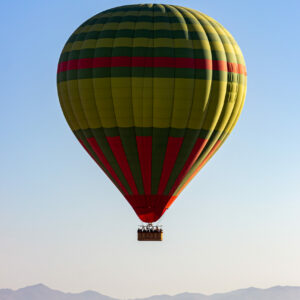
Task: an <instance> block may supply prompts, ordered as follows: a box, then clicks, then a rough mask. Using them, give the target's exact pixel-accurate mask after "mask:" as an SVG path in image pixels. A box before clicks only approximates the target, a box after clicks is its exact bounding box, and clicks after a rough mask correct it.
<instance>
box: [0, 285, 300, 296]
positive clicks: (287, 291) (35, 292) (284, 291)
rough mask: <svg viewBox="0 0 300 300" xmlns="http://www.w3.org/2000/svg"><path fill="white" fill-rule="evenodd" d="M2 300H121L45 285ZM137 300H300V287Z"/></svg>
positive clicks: (10, 293)
mask: <svg viewBox="0 0 300 300" xmlns="http://www.w3.org/2000/svg"><path fill="white" fill-rule="evenodd" d="M0 300H119V299H116V298H111V297H108V296H105V295H102V294H99V293H97V292H93V291H85V292H82V293H78V294H75V293H63V292H60V291H57V290H52V289H50V288H48V287H47V286H45V285H43V284H38V285H34V286H29V287H25V288H22V289H19V290H16V291H13V290H10V289H0ZM135 300H300V287H290V286H275V287H272V288H269V289H257V288H252V287H251V288H248V289H241V290H236V291H233V292H229V293H223V294H213V295H203V294H192V293H183V294H178V295H175V296H169V295H157V296H152V297H148V298H141V299H135Z"/></svg>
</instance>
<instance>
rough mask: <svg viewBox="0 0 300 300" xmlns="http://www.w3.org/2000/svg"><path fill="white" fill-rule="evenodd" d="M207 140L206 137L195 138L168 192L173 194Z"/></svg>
mask: <svg viewBox="0 0 300 300" xmlns="http://www.w3.org/2000/svg"><path fill="white" fill-rule="evenodd" d="M207 141H208V140H207V139H201V138H198V139H197V141H196V143H195V145H194V147H193V149H192V151H191V153H190V155H189V157H188V159H187V161H186V162H185V164H184V166H183V168H182V170H181V171H180V173H179V175H178V177H177V178H176V180H175V182H174V184H173V186H172V189H171V191H170V194H173V193H174V192H175V191H176V189H177V187H178V186H179V185H180V183H181V181H182V180H183V178H184V177H185V176H186V174H187V173H188V172H189V170H190V169H191V167H192V166H193V164H194V163H195V162H196V160H197V159H198V157H199V155H200V154H201V152H202V150H203V149H204V147H205V145H206V143H207Z"/></svg>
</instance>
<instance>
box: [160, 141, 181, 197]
mask: <svg viewBox="0 0 300 300" xmlns="http://www.w3.org/2000/svg"><path fill="white" fill-rule="evenodd" d="M182 142H183V137H172V136H170V137H169V138H168V144H167V150H166V154H165V159H164V164H163V169H162V173H161V177H160V181H159V186H158V192H157V193H158V194H159V195H161V194H163V192H164V190H165V188H166V185H167V183H168V180H169V177H170V175H171V172H172V170H173V167H174V164H175V161H176V158H177V155H178V152H179V150H180V147H181V145H182Z"/></svg>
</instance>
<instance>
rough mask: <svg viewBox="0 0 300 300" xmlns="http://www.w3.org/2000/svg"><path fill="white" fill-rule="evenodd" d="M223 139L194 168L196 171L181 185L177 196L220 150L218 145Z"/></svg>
mask: <svg viewBox="0 0 300 300" xmlns="http://www.w3.org/2000/svg"><path fill="white" fill-rule="evenodd" d="M220 143H221V141H217V142H216V143H215V145H214V146H213V148H212V149H211V150H210V152H209V153H208V154H207V156H206V157H205V159H204V160H203V161H202V163H201V164H200V165H199V166H198V167H197V168H196V169H195V170H194V172H193V173H192V174H191V176H190V177H189V179H188V180H187V181H186V182H185V183H184V185H183V186H182V187H181V189H180V190H179V192H178V193H177V194H176V195H177V196H178V195H179V194H180V193H181V192H182V190H183V189H184V188H185V187H186V186H187V185H188V184H189V183H190V181H191V180H192V179H193V178H194V177H195V176H196V175H197V173H198V172H199V171H200V169H201V168H202V167H203V166H204V165H205V164H206V163H207V161H208V160H209V159H210V158H211V157H212V156H213V154H214V153H215V152H216V151H217V150H218V147H219V146H220Z"/></svg>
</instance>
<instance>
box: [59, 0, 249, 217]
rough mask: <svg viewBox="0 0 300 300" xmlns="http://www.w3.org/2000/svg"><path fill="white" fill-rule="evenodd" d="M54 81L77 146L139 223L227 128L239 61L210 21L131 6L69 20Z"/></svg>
mask: <svg viewBox="0 0 300 300" xmlns="http://www.w3.org/2000/svg"><path fill="white" fill-rule="evenodd" d="M57 83H58V93H59V98H60V103H61V106H62V109H63V112H64V114H65V117H66V119H67V122H68V124H69V125H70V127H71V129H72V130H73V132H74V134H75V135H76V137H77V138H78V140H79V141H80V143H81V144H82V146H83V147H84V148H85V149H86V150H87V152H88V153H89V154H90V155H91V156H92V157H93V159H94V160H95V161H96V162H97V164H98V165H99V166H100V167H101V168H102V169H103V170H104V172H105V173H106V174H107V175H108V177H109V178H110V179H111V180H112V181H113V183H114V184H115V185H116V186H117V188H118V189H119V190H120V191H121V193H122V194H123V195H124V196H125V198H126V199H127V200H128V202H129V203H130V204H131V206H132V207H133V208H134V210H135V212H136V213H137V215H138V216H139V217H140V219H141V220H143V221H145V222H154V221H156V220H158V219H159V218H160V217H161V215H162V214H163V213H164V212H165V211H166V209H167V208H168V207H169V206H170V205H171V204H172V203H173V201H174V200H175V199H176V197H177V196H178V194H179V193H180V192H181V191H182V190H183V188H184V187H185V186H186V185H187V183H188V182H189V181H190V180H191V179H192V178H193V177H194V176H195V175H196V174H197V173H198V171H199V170H200V169H201V168H202V167H203V166H204V165H205V163H206V162H207V161H208V160H209V159H210V157H211V156H212V155H213V154H214V153H215V152H216V151H217V150H218V149H219V147H220V146H221V144H222V143H223V142H224V141H225V139H226V138H227V137H228V135H229V133H230V132H231V130H232V129H233V127H234V125H235V124H236V122H237V120H238V117H239V115H240V112H241V110H242V107H243V103H244V99H245V94H246V67H245V62H244V59H243V55H242V53H241V50H240V48H239V46H238V45H237V43H236V41H235V40H234V38H233V37H232V36H231V34H230V33H229V32H228V31H227V30H226V29H225V28H224V27H223V26H222V25H221V24H219V23H218V22H217V21H215V20H214V19H212V18H210V17H208V16H206V15H205V14H203V13H200V12H198V11H196V10H193V9H189V8H185V7H181V6H175V5H164V4H137V5H126V6H121V7H116V8H112V9H109V10H106V11H104V12H101V13H99V14H97V15H95V16H94V17H92V18H90V19H89V20H87V21H86V22H84V23H83V24H82V25H81V26H79V27H78V29H76V31H75V32H74V33H73V34H72V35H71V37H70V38H69V39H68V41H67V43H66V45H65V47H64V49H63V51H62V54H61V56H60V60H59V65H58V74H57Z"/></svg>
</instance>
